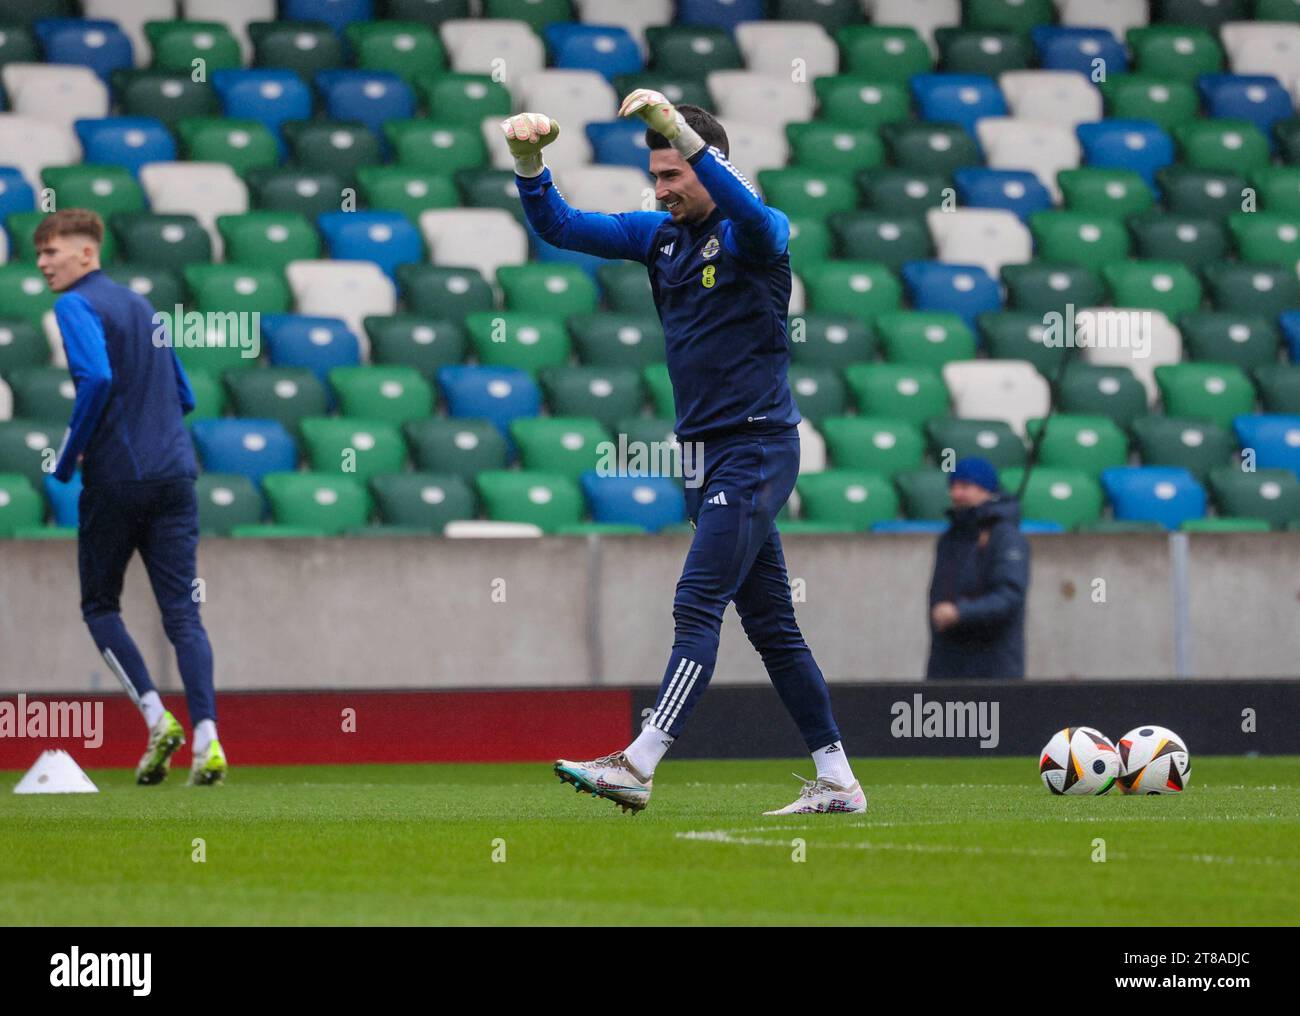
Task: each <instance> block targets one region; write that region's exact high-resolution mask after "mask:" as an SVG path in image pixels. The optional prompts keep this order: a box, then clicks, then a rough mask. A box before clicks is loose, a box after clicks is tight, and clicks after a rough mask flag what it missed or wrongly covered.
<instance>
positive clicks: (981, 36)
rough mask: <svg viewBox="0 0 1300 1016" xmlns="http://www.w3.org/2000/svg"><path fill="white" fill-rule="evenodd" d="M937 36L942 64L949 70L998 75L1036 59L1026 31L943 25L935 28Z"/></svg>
mask: <svg viewBox="0 0 1300 1016" xmlns="http://www.w3.org/2000/svg"><path fill="white" fill-rule="evenodd" d="M934 39H935V42H936V43H937V44H938V47H939V53H940V60H939V62H940V67H941V69H942V70H944V71H945V72H947V73H949V74H986V75H988V76H989V77H991V78H997V76H998V75H999V74H1002V73H1003V72H1004V71H1018V70H1024V69H1025V68H1028V67H1029V66H1030V65H1031V64H1033V62H1034V47H1033V44H1032V43H1031V42H1030V41H1029V36H1028V35H1027V34H1025V33H1024V32H1016V31H999V30H996V29H983V30H981V29H971V28H966V27H963V28H957V27H955V26H951V25H943V26H941V27H939V28H936V29H935V30H934Z"/></svg>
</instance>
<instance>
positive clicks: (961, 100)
mask: <svg viewBox="0 0 1300 1016" xmlns="http://www.w3.org/2000/svg"><path fill="white" fill-rule="evenodd" d="M912 95H913V96H914V97H915V99H916V105H917V108H918V109H919V110H920V111H921V119H922V120H933V121H936V122H940V123H955V124H960V125H961V126H962V127H963V128H964V129H965V131H966V133H968V134H970V135H971V137H974V136H975V121H976V120H978V119H980V118H981V117H985V116H1006V115H1007V103H1006V100H1005V99H1004V98H1003V97H1002V90H1001V89H1000V88H998V85H997V82H996V81H994V80H993V79H992V78H991V77H989V76H988V75H987V74H913V75H912Z"/></svg>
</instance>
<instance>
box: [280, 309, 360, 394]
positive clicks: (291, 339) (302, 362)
mask: <svg viewBox="0 0 1300 1016" xmlns="http://www.w3.org/2000/svg"><path fill="white" fill-rule="evenodd" d="M262 332H263V334H265V335H266V342H267V347H268V353H269V355H270V360H271V366H273V367H305V368H306V369H307V370H310V371H312V372H313V373H314V374H315V375H316V376H317V377H318V378H320V383H321V384H322V385H323V386H324V387H325V394H326V396H327V397H328V399H329V403H330V408H331V409H332V408H333V406H334V389H333V387H332V386H331V385H330V383H329V372H330V371H331V370H333V369H334V368H335V367H357V366H360V364H361V343H360V342H359V341H358V340H357V337H356V336H355V335H353V334H352V332H351V331H350V330H349V329H348V326H347V325H346V324H344V323H343V322H342V321H340V320H339V319H338V318H327V317H309V316H307V315H306V314H263V315H262Z"/></svg>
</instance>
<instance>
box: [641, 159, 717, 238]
mask: <svg viewBox="0 0 1300 1016" xmlns="http://www.w3.org/2000/svg"><path fill="white" fill-rule="evenodd" d="M650 175H651V176H652V177H653V178H654V182H655V198H656V199H658V200H659V201H660V202H662V203H663V205H664V207H666V208H667V209H668V211H669V213H670V214H671V215H672V217H673V222H678V223H681V222H701V221H703V220H704V219H707V218H708V217H709V216H710V215H711V214H712V213H713V209H714V207H715V205H714V202H713V198H711V197H709V192H708V191H707V190H705V188H704V184H702V183H700V178H699V177H698V176H696V175H695V170H694V169H692V168H691V164H690V163H689V162H687V161H686V160H685V159H683V158H682V157H681V155H680V154H679V153H678V151H677V150H676V149H675V148H656V149H654V150H653V151H651V153H650Z"/></svg>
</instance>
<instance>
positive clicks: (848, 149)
mask: <svg viewBox="0 0 1300 1016" xmlns="http://www.w3.org/2000/svg"><path fill="white" fill-rule="evenodd" d="M785 133H786V137H787V138H788V139H789V142H790V153H791V154H790V164H791V165H792V166H795V167H797V168H799V169H806V170H812V171H813V172H831V173H851V172H852V171H853V170H856V169H861V168H863V167H864V166H880V165H883V164H884V162H885V146H884V144H883V143H882V142H881V140H880V136H879V135H878V134H876V133H875V131H870V130H867V129H866V128H863V127H845V126H842V125H837V124H833V123H821V122H818V121H813V122H812V123H792V124H787V125H786V128H785Z"/></svg>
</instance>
